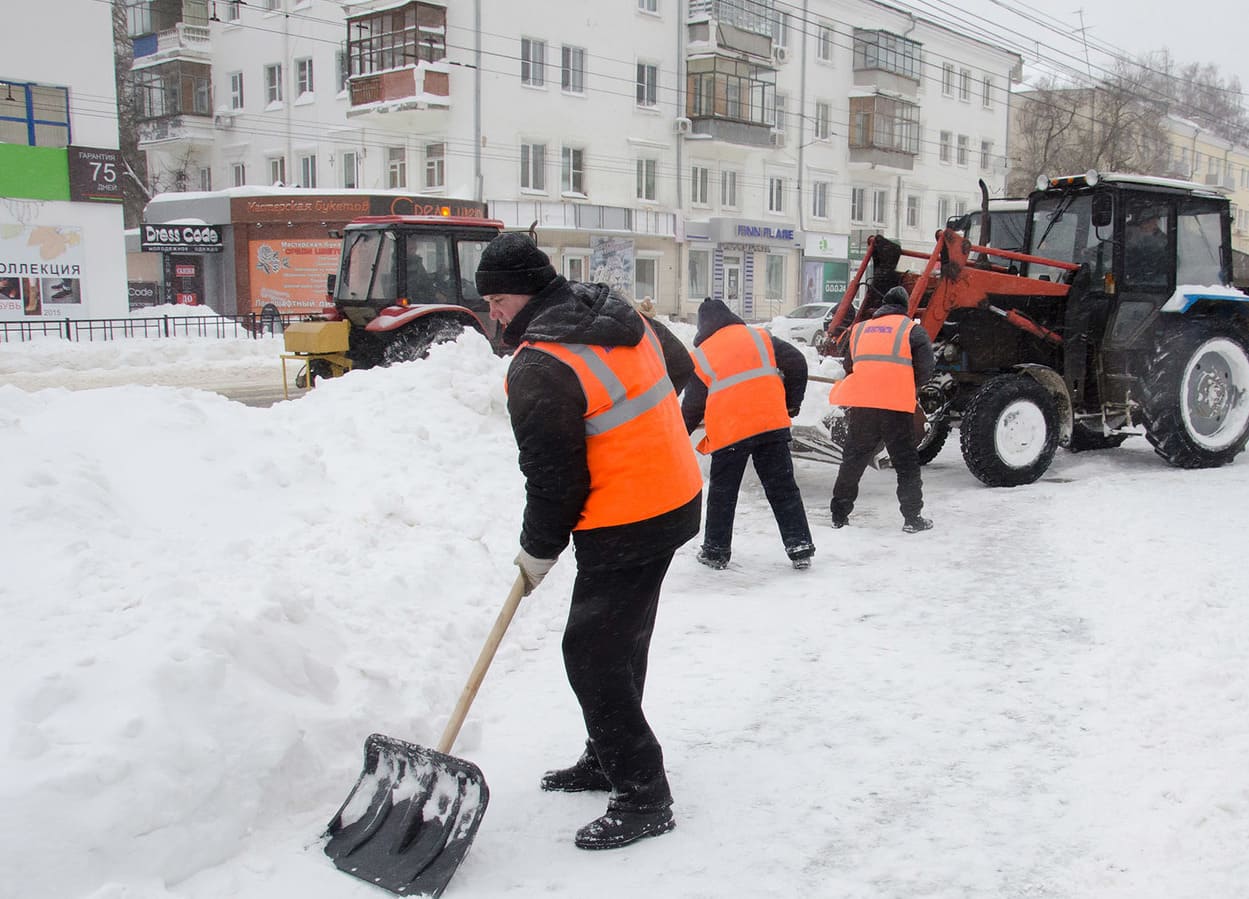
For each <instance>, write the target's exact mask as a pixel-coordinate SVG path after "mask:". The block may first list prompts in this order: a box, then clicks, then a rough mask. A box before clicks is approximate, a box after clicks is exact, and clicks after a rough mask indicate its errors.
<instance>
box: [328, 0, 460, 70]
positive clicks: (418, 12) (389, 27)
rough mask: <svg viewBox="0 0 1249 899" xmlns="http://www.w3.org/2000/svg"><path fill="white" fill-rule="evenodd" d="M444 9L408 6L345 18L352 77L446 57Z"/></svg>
mask: <svg viewBox="0 0 1249 899" xmlns="http://www.w3.org/2000/svg"><path fill="white" fill-rule="evenodd" d="M446 33H447V10H446V8H445V6H433V5H431V4H428V3H409V4H407V5H406V6H399V7H392V8H390V9H386V10H384V11H379V12H373V13H368V14H366V15H361V16H358V17H356V16H350V17H348V19H347V57H348V60H349V62H350V66H351V70H350V74H352V75H368V74H371V73H373V72H378V71H382V70H384V69H397V68H400V67H402V66H407V65H414V64H416V63H418V62H438V61H439V60H441V59H445V58H446V56H447V38H446Z"/></svg>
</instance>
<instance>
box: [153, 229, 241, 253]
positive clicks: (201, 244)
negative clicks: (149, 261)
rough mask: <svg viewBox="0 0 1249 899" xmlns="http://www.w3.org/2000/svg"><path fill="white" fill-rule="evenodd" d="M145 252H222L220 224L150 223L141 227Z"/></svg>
mask: <svg viewBox="0 0 1249 899" xmlns="http://www.w3.org/2000/svg"><path fill="white" fill-rule="evenodd" d="M139 237H140V241H139V243H140V249H142V250H143V252H144V253H220V252H221V246H222V240H221V228H220V226H218V225H148V224H144V225H142V226H141V227H140V228H139Z"/></svg>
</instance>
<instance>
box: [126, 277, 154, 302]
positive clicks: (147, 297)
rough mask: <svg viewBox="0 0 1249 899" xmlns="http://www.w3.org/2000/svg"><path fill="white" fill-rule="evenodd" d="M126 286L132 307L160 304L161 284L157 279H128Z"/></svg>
mask: <svg viewBox="0 0 1249 899" xmlns="http://www.w3.org/2000/svg"><path fill="white" fill-rule="evenodd" d="M126 287H127V289H128V290H127V292H128V293H129V294H130V308H131V309H143V308H144V307H147V306H159V305H160V285H159V284H157V283H156V282H155V281H127V282H126Z"/></svg>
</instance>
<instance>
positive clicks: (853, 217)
mask: <svg viewBox="0 0 1249 899" xmlns="http://www.w3.org/2000/svg"><path fill="white" fill-rule="evenodd" d="M866 200H867V191H866V190H865V189H864V188H862V187H852V188H850V221H852V222H861V221H863V220H864V218H865V217H866V216H865V213H866V211H867V210H866V208H865V206H866Z"/></svg>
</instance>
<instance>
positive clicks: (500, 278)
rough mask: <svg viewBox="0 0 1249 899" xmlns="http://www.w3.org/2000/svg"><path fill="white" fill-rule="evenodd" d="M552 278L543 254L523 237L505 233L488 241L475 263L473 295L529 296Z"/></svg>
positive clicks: (539, 291) (551, 270)
mask: <svg viewBox="0 0 1249 899" xmlns="http://www.w3.org/2000/svg"><path fill="white" fill-rule="evenodd" d="M555 278H556V273H555V268H554V266H552V265H551V260H550V259H549V258H547V255H546V253H543V252H542V251H541V250H539V249H538V248H537V246H535V245H534V242H533V241H532V240H530V238H529V236H528V235H526V234H521V233H519V232H516V231H509V232H507V233H504V234H500V235H499V236H498V237H496V238H495V239H494V240H492V241H490V243H489V245H487V247H486V250H485V252H484V253H482V254H481V262H479V263H477V278H476V280H477V292H478V293H479V294H481V295H482V296H483V297H487V296H490V295H492V294H497V293H514V294H523V295H526V296H533V295H534V294H536V293H541V292H542V289H543V288H544V287H546V286H547V285H548V284H550V283H551V282H552V281H554V280H555Z"/></svg>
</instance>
